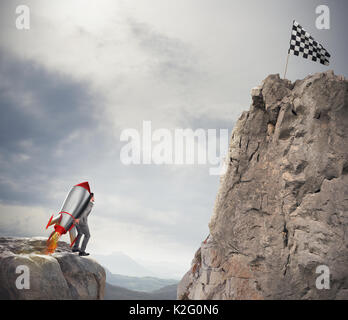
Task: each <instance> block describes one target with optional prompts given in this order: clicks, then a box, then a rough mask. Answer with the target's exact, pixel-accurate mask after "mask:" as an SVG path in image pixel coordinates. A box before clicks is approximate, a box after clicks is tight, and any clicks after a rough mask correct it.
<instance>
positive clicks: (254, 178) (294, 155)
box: [178, 71, 348, 299]
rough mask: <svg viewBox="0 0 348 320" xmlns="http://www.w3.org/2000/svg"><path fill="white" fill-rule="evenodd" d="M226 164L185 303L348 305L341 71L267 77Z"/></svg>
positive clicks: (347, 158)
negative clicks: (331, 301)
mask: <svg viewBox="0 0 348 320" xmlns="http://www.w3.org/2000/svg"><path fill="white" fill-rule="evenodd" d="M227 161H228V169H227V172H226V174H225V175H224V176H223V177H222V178H221V184H220V190H219V192H218V195H217V199H216V204H215V209H214V214H213V216H212V218H211V221H210V225H209V228H210V236H209V237H208V239H207V240H206V241H204V242H203V243H202V246H201V248H199V250H198V251H197V253H196V255H195V258H194V259H193V262H192V268H191V270H190V271H189V272H188V273H187V274H186V275H185V276H184V278H183V279H182V281H181V283H180V284H179V288H178V298H179V299H347V298H348V232H347V231H348V230H347V227H348V82H347V81H346V80H345V79H344V78H343V77H340V76H335V75H334V74H333V72H332V71H329V72H326V73H319V74H315V75H313V76H309V77H307V78H305V79H304V80H301V81H296V82H295V83H291V82H290V81H288V80H282V79H280V78H279V76H278V75H270V76H268V77H267V78H266V79H265V80H264V81H263V83H262V85H261V86H259V87H257V88H254V89H253V90H252V105H251V108H250V110H249V111H248V112H244V113H243V114H242V115H241V117H240V118H239V120H238V122H237V124H236V126H235V128H234V130H233V133H232V137H231V142H230V148H229V153H228V159H227ZM322 265H324V266H327V267H328V268H329V269H325V270H326V271H325V274H324V273H323V272H324V271H322V269H320V268H319V269H317V268H318V266H322ZM327 271H329V286H330V288H329V289H325V288H327V281H326V280H325V276H326V275H327V274H328V272H327ZM317 272H318V273H317ZM321 276H323V277H321ZM318 277H320V279H318ZM326 279H327V278H326ZM316 283H319V286H318V288H319V289H318V288H317V285H316ZM323 283H325V286H326V287H325V288H323V289H320V288H321V287H320V284H323Z"/></svg>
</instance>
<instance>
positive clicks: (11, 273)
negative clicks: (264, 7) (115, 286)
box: [0, 237, 105, 300]
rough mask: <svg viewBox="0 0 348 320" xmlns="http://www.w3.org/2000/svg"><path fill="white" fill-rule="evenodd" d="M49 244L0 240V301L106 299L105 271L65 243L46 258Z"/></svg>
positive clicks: (20, 239) (8, 238)
mask: <svg viewBox="0 0 348 320" xmlns="http://www.w3.org/2000/svg"><path fill="white" fill-rule="evenodd" d="M46 240H47V239H44V238H10V237H0V299H2V300H19V299H20V300H53V299H54V300H55V299H58V300H70V299H103V298H104V290H105V270H104V268H103V267H102V266H101V265H99V264H98V263H97V262H96V261H94V260H93V259H91V258H86V257H79V256H78V255H77V254H73V253H71V250H70V247H69V245H68V244H67V243H65V242H62V241H60V242H59V243H58V249H57V250H56V253H54V254H52V255H45V254H43V252H44V251H45V249H46ZM25 277H27V278H26V279H25Z"/></svg>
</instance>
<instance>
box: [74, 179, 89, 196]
mask: <svg viewBox="0 0 348 320" xmlns="http://www.w3.org/2000/svg"><path fill="white" fill-rule="evenodd" d="M75 187H82V188H85V189H86V190H87V191H88V192H89V193H91V189H90V188H89V183H88V182H87V181H86V182H81V183H79V184H77V185H75Z"/></svg>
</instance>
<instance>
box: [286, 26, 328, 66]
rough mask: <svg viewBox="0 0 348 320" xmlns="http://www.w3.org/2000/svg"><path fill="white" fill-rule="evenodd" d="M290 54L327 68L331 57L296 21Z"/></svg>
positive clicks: (292, 33)
mask: <svg viewBox="0 0 348 320" xmlns="http://www.w3.org/2000/svg"><path fill="white" fill-rule="evenodd" d="M290 53H291V54H294V55H295V56H302V57H303V58H305V59H311V60H313V61H318V62H320V63H321V64H324V65H326V66H328V65H329V63H330V62H329V58H330V57H331V55H330V54H329V53H328V52H327V51H326V49H325V48H324V47H323V46H322V45H321V44H320V43H318V42H317V41H315V40H314V39H313V37H312V36H311V35H310V34H309V33H308V32H307V31H306V30H305V29H303V28H302V27H301V26H300V25H299V23H298V22H297V21H295V20H294V23H293V26H292V32H291V40H290V49H289V54H290Z"/></svg>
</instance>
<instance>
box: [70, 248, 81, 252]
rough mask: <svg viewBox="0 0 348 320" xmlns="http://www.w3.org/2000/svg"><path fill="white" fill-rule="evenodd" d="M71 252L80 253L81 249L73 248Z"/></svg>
mask: <svg viewBox="0 0 348 320" xmlns="http://www.w3.org/2000/svg"><path fill="white" fill-rule="evenodd" d="M71 251H72V252H80V249H76V248H72V249H71Z"/></svg>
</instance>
